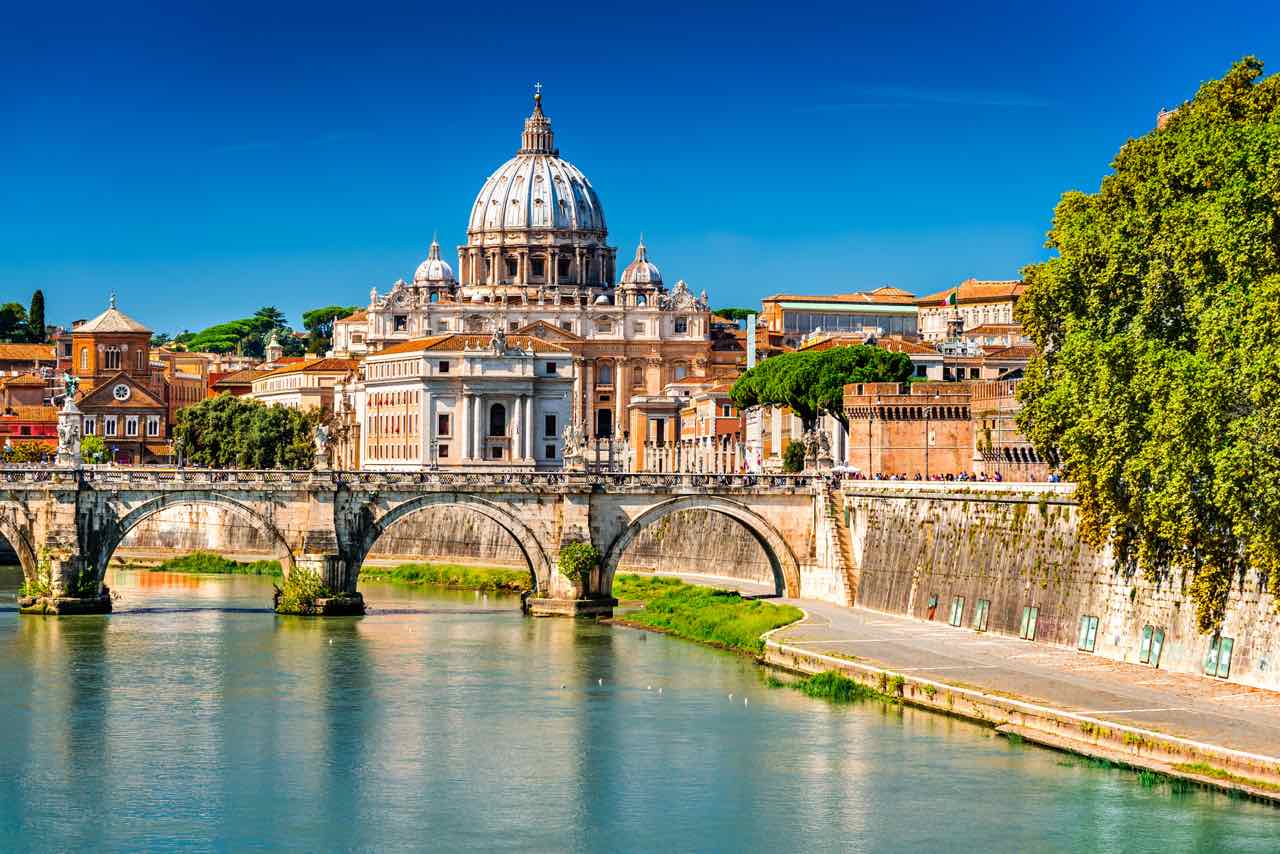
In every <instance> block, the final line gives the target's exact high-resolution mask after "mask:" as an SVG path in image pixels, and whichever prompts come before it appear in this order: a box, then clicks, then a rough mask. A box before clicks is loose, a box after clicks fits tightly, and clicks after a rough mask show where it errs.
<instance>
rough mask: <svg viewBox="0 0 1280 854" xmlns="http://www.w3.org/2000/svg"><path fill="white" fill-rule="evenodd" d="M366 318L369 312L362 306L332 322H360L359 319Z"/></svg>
mask: <svg viewBox="0 0 1280 854" xmlns="http://www.w3.org/2000/svg"><path fill="white" fill-rule="evenodd" d="M368 319H369V312H368V311H367V310H365V309H363V308H362V309H360V310H359V311H356V312H352V313H351V314H348V315H347V316H346V317H342V318H339V319H337V320H335V321H334V323H360V322H361V321H364V320H368Z"/></svg>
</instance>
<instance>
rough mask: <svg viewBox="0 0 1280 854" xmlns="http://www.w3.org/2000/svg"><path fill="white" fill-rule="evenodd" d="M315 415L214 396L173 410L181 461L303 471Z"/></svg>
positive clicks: (309, 459)
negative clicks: (181, 455) (181, 456)
mask: <svg viewBox="0 0 1280 854" xmlns="http://www.w3.org/2000/svg"><path fill="white" fill-rule="evenodd" d="M318 418H319V416H318V414H317V413H304V412H300V411H299V410H296V409H289V408H287V407H283V406H267V405H266V404H263V403H259V402H257V401H255V400H249V399H247V398H243V397H233V396H231V395H228V394H220V395H218V396H217V397H212V398H208V399H206V400H202V401H200V402H199V403H197V404H194V405H192V406H187V407H184V408H182V409H180V410H178V423H177V425H176V426H175V428H174V439H175V441H178V442H180V443H181V445H182V454H183V459H184V460H185V462H187V463H189V464H191V465H197V466H208V467H210V468H252V469H270V468H289V469H309V468H311V467H312V465H313V464H314V461H315V450H314V444H313V439H312V436H313V433H314V431H315V426H316V423H317V420H318Z"/></svg>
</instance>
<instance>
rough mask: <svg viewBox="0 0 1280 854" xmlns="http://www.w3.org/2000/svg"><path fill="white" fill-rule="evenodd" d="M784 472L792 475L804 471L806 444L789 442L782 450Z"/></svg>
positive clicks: (791, 440) (792, 440) (789, 440)
mask: <svg viewBox="0 0 1280 854" xmlns="http://www.w3.org/2000/svg"><path fill="white" fill-rule="evenodd" d="M782 470H783V471H785V472H789V473H791V474H795V473H796V472H802V471H804V442H797V441H796V440H795V439H788V440H787V446H786V447H785V448H783V450H782Z"/></svg>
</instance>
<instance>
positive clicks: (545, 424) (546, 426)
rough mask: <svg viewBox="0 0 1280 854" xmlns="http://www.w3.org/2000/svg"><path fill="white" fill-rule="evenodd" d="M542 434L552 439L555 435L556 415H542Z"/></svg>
mask: <svg viewBox="0 0 1280 854" xmlns="http://www.w3.org/2000/svg"><path fill="white" fill-rule="evenodd" d="M542 435H543V436H546V437H547V438H548V439H554V438H555V435H556V417H555V415H553V414H551V413H547V414H546V415H543V416H542Z"/></svg>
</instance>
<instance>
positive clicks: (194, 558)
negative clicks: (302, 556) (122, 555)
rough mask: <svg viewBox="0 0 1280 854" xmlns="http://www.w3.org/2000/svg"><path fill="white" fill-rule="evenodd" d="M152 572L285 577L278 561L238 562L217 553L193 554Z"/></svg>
mask: <svg viewBox="0 0 1280 854" xmlns="http://www.w3.org/2000/svg"><path fill="white" fill-rule="evenodd" d="M150 571H151V572H184V573H192V574H203V575H283V574H284V572H283V570H282V569H281V568H280V561H278V560H255V561H248V562H245V561H238V560H232V559H231V558H227V557H223V556H222V555H220V554H216V553H215V552H192V553H191V554H186V555H183V556H182V557H175V558H171V559H169V560H166V561H165V562H164V563H160V564H156V565H155V566H153V567H151V570H150Z"/></svg>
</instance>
